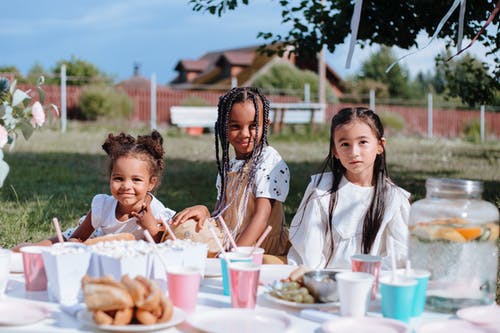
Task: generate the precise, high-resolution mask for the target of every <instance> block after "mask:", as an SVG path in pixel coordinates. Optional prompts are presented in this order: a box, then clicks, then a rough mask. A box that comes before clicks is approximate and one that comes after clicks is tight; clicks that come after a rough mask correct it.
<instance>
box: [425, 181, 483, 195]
mask: <svg viewBox="0 0 500 333" xmlns="http://www.w3.org/2000/svg"><path fill="white" fill-rule="evenodd" d="M425 188H426V189H427V192H428V193H435V192H439V193H446V194H449V195H453V194H455V195H459V194H468V195H471V196H481V193H482V192H483V182H482V181H478V180H466V179H453V178H428V179H427V180H426V181H425Z"/></svg>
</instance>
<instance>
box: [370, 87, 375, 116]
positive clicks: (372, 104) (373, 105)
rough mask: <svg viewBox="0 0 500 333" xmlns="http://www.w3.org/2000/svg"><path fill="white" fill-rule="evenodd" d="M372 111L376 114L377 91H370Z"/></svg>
mask: <svg viewBox="0 0 500 333" xmlns="http://www.w3.org/2000/svg"><path fill="white" fill-rule="evenodd" d="M370 110H372V111H373V112H375V89H370Z"/></svg>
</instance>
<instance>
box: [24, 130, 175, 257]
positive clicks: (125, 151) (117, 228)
mask: <svg viewBox="0 0 500 333" xmlns="http://www.w3.org/2000/svg"><path fill="white" fill-rule="evenodd" d="M102 148H103V149H104V151H105V152H106V153H107V154H108V156H109V158H110V164H109V172H110V175H109V188H110V192H111V195H108V194H97V195H95V196H94V198H93V199H92V204H91V208H90V211H89V212H88V213H87V215H85V216H84V217H82V218H81V219H80V223H79V225H78V226H77V227H76V229H75V228H70V229H68V230H67V231H66V232H65V233H64V237H65V238H66V239H69V240H70V241H76V242H82V241H85V240H87V239H88V238H89V237H91V235H92V236H94V235H96V236H101V235H108V234H118V233H130V234H133V235H134V237H135V239H144V230H148V231H149V233H150V234H151V235H152V236H153V238H154V239H155V240H156V241H159V240H160V238H161V237H162V234H163V232H164V227H163V224H162V222H161V220H160V218H163V219H165V220H167V221H168V220H170V219H171V218H172V216H173V215H174V214H175V212H174V211H173V210H170V209H168V208H166V207H165V206H164V205H163V204H162V203H161V202H160V201H159V200H158V199H156V198H155V196H154V195H153V194H152V193H151V191H153V190H154V189H155V188H156V187H157V186H158V185H159V184H160V180H161V175H162V172H163V168H164V163H165V162H164V149H163V138H162V136H161V135H160V133H158V132H157V131H153V132H152V133H151V135H144V136H138V137H137V139H135V138H134V137H132V136H130V135H126V134H125V133H120V134H119V135H117V136H115V135H113V134H109V135H108V138H107V139H106V141H105V142H104V144H103V145H102ZM94 232H95V233H94ZM57 241H58V238H57V237H56V236H54V237H52V238H50V239H46V240H43V241H40V242H38V243H36V244H37V245H51V244H52V243H55V242H57ZM26 245H28V244H27V243H24V244H20V245H18V246H16V248H15V250H19V248H21V247H23V246H26Z"/></svg>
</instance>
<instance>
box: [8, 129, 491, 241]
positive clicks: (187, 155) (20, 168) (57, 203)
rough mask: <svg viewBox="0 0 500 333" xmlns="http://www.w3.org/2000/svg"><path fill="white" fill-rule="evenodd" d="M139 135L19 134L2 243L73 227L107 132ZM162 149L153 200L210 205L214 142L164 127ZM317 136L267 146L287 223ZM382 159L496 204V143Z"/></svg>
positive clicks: (319, 157) (421, 189) (409, 142)
mask: <svg viewBox="0 0 500 333" xmlns="http://www.w3.org/2000/svg"><path fill="white" fill-rule="evenodd" d="M121 129H126V131H127V132H129V133H131V134H133V135H136V134H144V133H147V132H148V129H147V128H141V127H134V128H131V127H130V124H114V125H112V126H109V125H108V126H107V127H104V126H103V125H96V124H89V123H72V122H71V123H69V126H68V131H67V133H65V134H62V133H60V132H58V131H56V130H54V129H51V128H42V129H41V130H40V131H37V132H35V134H34V135H33V137H32V138H31V139H30V140H29V141H28V142H26V141H24V140H23V139H20V140H19V141H18V143H17V146H16V147H15V148H14V149H13V150H12V151H11V152H9V151H7V150H6V151H5V160H6V161H7V162H8V163H9V165H10V167H11V172H10V174H9V176H8V177H7V180H6V182H5V184H4V186H3V187H2V188H1V189H0V246H2V247H11V246H13V245H15V244H17V243H19V242H24V241H35V240H40V239H42V238H45V237H47V236H49V235H52V234H53V230H52V226H51V219H52V217H53V216H57V217H58V218H59V220H60V221H61V224H62V227H63V228H66V227H68V226H71V225H75V224H76V223H77V220H78V218H79V217H80V216H82V215H83V214H85V213H86V212H87V211H88V209H89V207H90V202H91V200H92V197H93V196H94V195H95V194H96V193H108V192H109V190H108V180H107V158H106V156H105V154H104V152H103V151H102V149H101V145H102V143H103V141H104V139H105V137H106V135H107V133H109V132H110V131H111V132H113V133H118V132H119V131H120V130H121ZM161 132H162V134H164V138H165V147H166V151H167V162H166V171H165V174H164V178H163V183H162V186H161V187H160V188H159V189H158V191H157V196H158V198H159V199H160V200H161V201H162V202H164V203H165V204H166V205H167V206H168V207H170V208H172V209H174V210H181V209H182V208H184V207H187V206H191V205H194V204H205V205H207V206H208V207H209V208H213V204H214V200H215V196H216V192H215V185H214V184H215V177H216V166H215V161H214V140H213V136H212V135H210V134H207V135H204V136H202V137H188V136H184V135H182V134H180V133H179V131H177V130H171V129H165V128H164V129H161ZM318 133H319V134H312V133H311V132H310V131H308V130H305V131H302V132H301V131H300V130H299V129H297V130H295V131H292V130H288V131H287V133H285V134H282V135H280V136H276V137H271V138H270V140H269V141H270V144H271V145H272V146H273V147H275V148H276V149H277V150H278V151H279V152H280V153H281V155H282V156H283V158H284V159H285V160H286V161H287V163H288V165H289V167H290V172H291V177H292V178H291V184H290V193H289V196H288V199H287V201H286V203H285V213H286V218H287V221H288V222H290V221H291V219H292V217H293V215H294V213H295V210H296V209H297V207H298V205H299V203H300V200H301V199H302V195H303V192H304V190H305V188H306V186H307V183H308V182H309V177H310V175H312V174H314V173H316V172H317V171H318V169H319V166H320V165H321V162H322V161H323V159H324V157H325V156H326V153H327V150H328V145H329V143H328V130H325V129H324V128H322V129H320V131H319V132H318ZM387 159H388V166H389V171H390V174H391V176H392V178H393V179H394V180H395V182H396V183H397V184H398V185H400V186H401V187H403V188H405V189H406V190H408V191H409V192H410V193H412V200H418V199H421V198H423V197H424V196H425V179H426V178H428V177H450V178H463V179H474V180H481V181H483V182H484V185H485V190H484V193H483V199H485V200H488V201H490V202H492V203H494V204H496V206H497V207H500V142H498V141H495V142H488V143H486V144H483V145H480V144H472V143H468V142H464V141H459V140H444V139H433V140H427V139H419V138H408V137H392V138H388V144H387Z"/></svg>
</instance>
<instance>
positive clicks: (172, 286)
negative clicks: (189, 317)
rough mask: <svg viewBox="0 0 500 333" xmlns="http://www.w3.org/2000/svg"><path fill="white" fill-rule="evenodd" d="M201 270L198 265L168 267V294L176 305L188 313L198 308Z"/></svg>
mask: <svg viewBox="0 0 500 333" xmlns="http://www.w3.org/2000/svg"><path fill="white" fill-rule="evenodd" d="M200 280H201V272H200V269H199V268H197V267H184V266H171V267H169V268H168V269H167V283H168V295H169V297H170V299H171V300H172V303H174V305H175V306H177V307H179V308H181V309H182V310H184V311H186V312H187V313H193V312H194V311H195V310H196V299H197V297H198V290H199V289H200Z"/></svg>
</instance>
